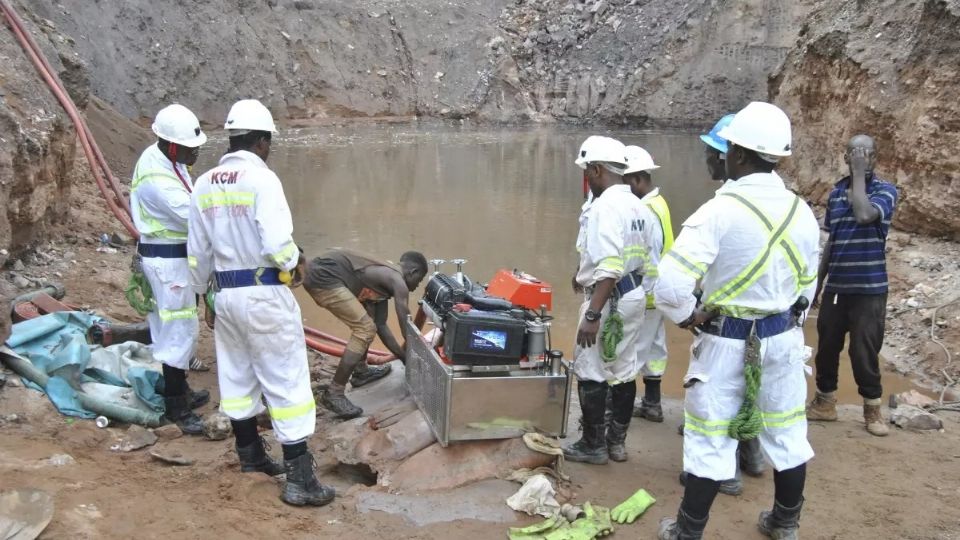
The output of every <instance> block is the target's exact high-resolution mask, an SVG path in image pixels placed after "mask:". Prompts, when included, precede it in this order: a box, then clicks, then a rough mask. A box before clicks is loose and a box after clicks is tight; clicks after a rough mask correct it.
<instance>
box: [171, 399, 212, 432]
mask: <svg viewBox="0 0 960 540" xmlns="http://www.w3.org/2000/svg"><path fill="white" fill-rule="evenodd" d="M163 401H164V404H165V405H166V407H167V411H166V414H165V416H166V418H167V420H169V421H171V422H173V423H175V424H177V426H178V427H179V428H180V431H182V432H184V434H186V435H203V420H201V419H200V417H199V416H197V415H196V413H194V412H193V410H192V409H190V404H189V402H188V401H187V396H185V395H184V396H174V397H165V398H163Z"/></svg>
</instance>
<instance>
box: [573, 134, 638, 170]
mask: <svg viewBox="0 0 960 540" xmlns="http://www.w3.org/2000/svg"><path fill="white" fill-rule="evenodd" d="M596 162H605V163H614V164H617V165H620V166H622V167H626V165H627V151H626V147H625V146H624V145H623V143H622V142H620V141H618V140H616V139H611V138H610V137H601V136H599V135H591V136H589V137H587V140H585V141H583V144H581V145H580V153H579V154H577V159H576V160H575V161H574V163H576V164H577V166H578V167H580V168H581V169H586V168H587V164H588V163H596Z"/></svg>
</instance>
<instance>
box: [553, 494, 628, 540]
mask: <svg viewBox="0 0 960 540" xmlns="http://www.w3.org/2000/svg"><path fill="white" fill-rule="evenodd" d="M583 513H584V516H583V517H582V518H580V519H578V520H576V521H574V522H573V523H571V524H570V527H569V528H561V529H557V530H554V531H552V532H550V533H548V534H547V535H546V537H545V538H546V540H593V539H594V538H599V537H601V536H606V535H608V534H610V533H612V532H613V522H612V521H611V520H610V509H609V508H605V507H603V506H593V505H592V504H590V503H589V502H586V503H583Z"/></svg>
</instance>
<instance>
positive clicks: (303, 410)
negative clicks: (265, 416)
mask: <svg viewBox="0 0 960 540" xmlns="http://www.w3.org/2000/svg"><path fill="white" fill-rule="evenodd" d="M316 408H317V404H316V402H315V401H313V398H310V401H304V402H303V403H299V404H297V405H291V406H289V407H270V418H273V419H274V420H291V419H293V418H297V417H299V416H304V415H307V414H314V410H315V409H316Z"/></svg>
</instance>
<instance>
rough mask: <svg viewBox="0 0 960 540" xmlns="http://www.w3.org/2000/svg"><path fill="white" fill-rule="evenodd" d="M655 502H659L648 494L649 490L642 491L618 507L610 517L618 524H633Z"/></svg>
mask: <svg viewBox="0 0 960 540" xmlns="http://www.w3.org/2000/svg"><path fill="white" fill-rule="evenodd" d="M655 502H657V500H656V499H654V498H653V496H652V495H650V494H649V493H647V490H645V489H641V490H639V491H637V492H636V493H634V494H633V495H631V496H630V498H629V499H627V500H625V501H623V502H622V503H620V504H619V505H617V506H616V507H615V508H614V509H613V510H612V511H611V512H610V515H611V516H612V517H613V520H614V521H616V522H617V523H633V522H634V521H636V520H637V518H638V517H640V516H641V515H643V513H644V512H646V511H647V508H650V507H651V506H653V503H655Z"/></svg>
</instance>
